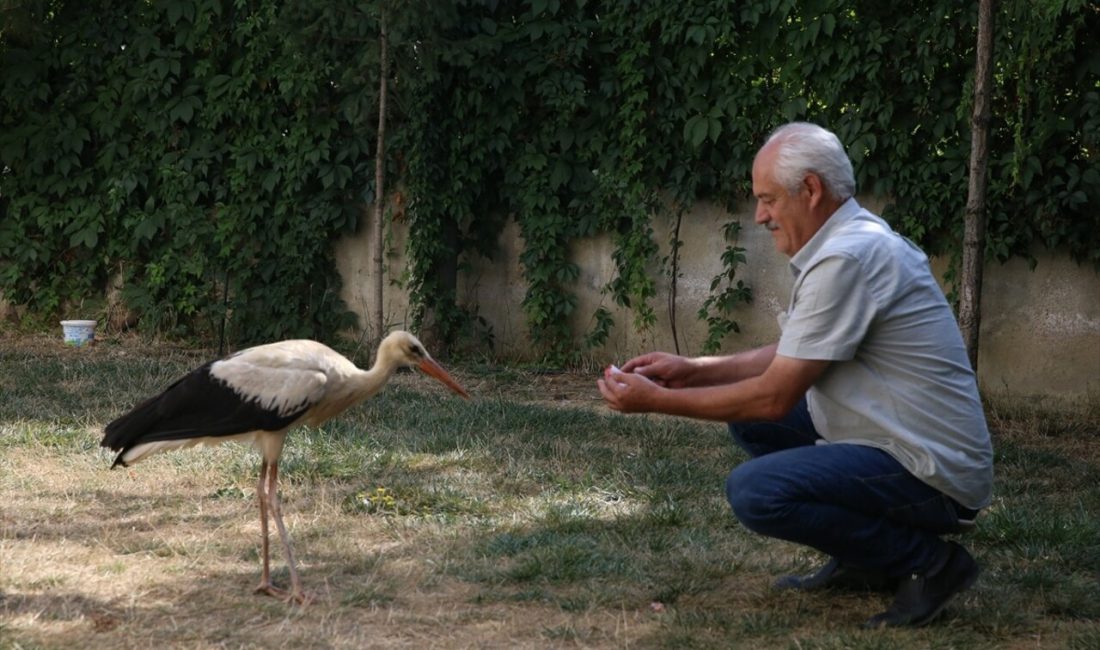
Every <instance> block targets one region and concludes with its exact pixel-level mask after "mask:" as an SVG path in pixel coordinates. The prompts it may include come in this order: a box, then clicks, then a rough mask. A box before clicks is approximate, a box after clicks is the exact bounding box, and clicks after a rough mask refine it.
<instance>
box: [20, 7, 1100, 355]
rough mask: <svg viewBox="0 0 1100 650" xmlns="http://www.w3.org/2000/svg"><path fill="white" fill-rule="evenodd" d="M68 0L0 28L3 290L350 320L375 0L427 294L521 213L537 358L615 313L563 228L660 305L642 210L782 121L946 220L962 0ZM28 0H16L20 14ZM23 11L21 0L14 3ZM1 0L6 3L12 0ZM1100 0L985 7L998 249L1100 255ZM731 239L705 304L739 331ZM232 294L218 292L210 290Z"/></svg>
mask: <svg viewBox="0 0 1100 650" xmlns="http://www.w3.org/2000/svg"><path fill="white" fill-rule="evenodd" d="M124 5H125V6H120V5H119V3H108V2H102V1H99V2H93V3H92V4H91V5H89V4H88V3H81V4H77V3H73V2H65V1H61V0H53V1H50V2H46V1H44V0H43V1H40V2H39V3H37V4H36V3H33V2H32V3H29V4H27V5H26V7H30V9H27V10H24V11H23V13H22V14H20V16H21V20H20V21H18V25H19V26H20V28H19V29H17V30H15V31H13V30H7V31H4V32H2V33H0V57H2V58H0V106H2V109H0V216H2V219H0V291H3V292H4V294H5V295H6V296H8V297H9V298H10V299H13V300H14V301H16V302H22V303H27V304H29V305H30V306H32V307H34V308H36V309H40V310H44V311H56V310H59V309H62V308H63V307H64V306H65V305H66V304H69V303H72V302H74V301H77V300H80V299H82V298H84V297H87V296H91V295H95V294H97V293H99V292H101V291H102V288H103V286H104V284H105V283H106V281H107V278H108V277H109V276H110V275H112V274H115V273H122V274H123V276H124V278H125V285H126V287H127V298H128V302H129V304H130V305H131V306H132V307H134V308H136V309H138V310H139V311H140V312H141V313H142V315H143V323H145V324H146V325H147V326H150V327H158V328H171V329H173V331H179V332H180V333H190V334H199V335H202V334H204V333H206V332H209V329H210V327H211V325H212V324H213V323H214V322H216V321H218V320H220V318H221V317H222V316H223V315H224V314H225V313H227V312H226V310H228V313H229V315H231V317H232V318H231V322H232V323H234V324H235V325H236V330H237V332H236V336H237V338H238V339H241V340H251V339H261V338H273V337H277V336H286V335H292V334H294V335H297V334H310V335H325V334H329V333H332V332H334V331H335V330H338V329H340V328H341V327H344V326H346V325H347V324H348V322H349V321H348V318H347V312H346V310H345V308H344V306H343V305H342V304H340V302H339V300H338V299H337V297H336V290H337V289H338V286H339V278H338V276H337V274H336V273H335V270H334V268H333V264H332V261H331V259H330V245H331V242H332V240H333V239H334V238H336V237H338V236H339V235H340V234H341V233H342V232H345V231H347V230H350V229H352V228H354V227H355V226H356V220H357V215H358V214H359V213H360V212H361V204H362V203H363V202H369V201H373V200H375V199H376V198H382V197H375V196H374V190H373V187H372V182H373V175H372V174H371V170H372V169H373V164H374V161H373V160H372V159H371V157H372V156H373V155H374V153H373V152H374V149H373V146H372V143H373V138H374V132H375V129H376V128H377V126H376V125H377V119H376V118H377V114H376V111H377V109H376V105H377V101H376V100H377V97H376V92H377V91H376V89H377V85H378V84H377V83H376V80H375V79H372V76H373V75H375V74H377V72H376V71H377V70H378V65H377V57H378V48H377V34H378V20H377V18H378V12H379V11H380V10H381V9H382V8H383V7H384V8H385V10H386V12H387V24H388V25H389V29H390V42H391V52H392V53H393V58H394V61H393V63H394V65H393V66H392V68H391V69H392V71H393V80H392V83H391V89H392V93H393V96H394V101H393V105H394V106H395V114H393V115H391V116H390V117H389V119H388V123H389V127H388V130H387V137H388V139H389V141H390V142H389V145H388V147H387V148H388V150H389V151H391V152H396V153H394V154H393V159H392V160H390V161H387V170H388V173H389V174H390V175H391V177H394V178H395V180H394V181H393V182H388V183H387V186H389V187H397V188H400V189H399V190H398V191H400V192H401V193H402V196H403V197H404V198H405V207H406V209H405V210H404V211H403V212H402V214H403V215H404V218H406V219H407V220H408V226H409V228H410V232H411V235H412V236H410V237H409V239H408V249H407V251H406V253H407V255H408V258H409V260H410V263H409V267H408V269H407V270H406V277H405V278H404V279H405V281H406V283H407V284H406V286H407V288H408V289H409V291H410V294H411V296H412V299H413V302H414V314H413V315H414V318H415V320H416V321H417V324H423V325H424V326H426V327H430V328H432V329H434V330H435V331H436V333H437V334H438V336H439V338H440V339H442V340H443V341H445V342H454V341H455V340H456V339H458V338H459V337H461V336H465V335H466V333H468V332H470V331H471V329H473V327H474V326H476V323H477V316H476V306H470V305H461V304H460V302H459V299H458V297H457V288H456V286H455V277H456V271H457V270H458V269H460V268H462V265H463V264H464V263H465V262H466V261H468V260H471V259H473V258H474V257H475V256H486V257H490V258H491V257H492V256H493V255H494V254H495V250H496V246H497V239H498V237H499V235H500V232H501V229H502V227H503V224H504V222H505V220H506V219H512V220H514V221H515V222H516V223H517V224H518V225H519V228H520V232H521V235H522V237H523V242H524V249H523V251H522V252H521V257H520V261H521V264H522V266H523V271H524V277H525V280H526V282H527V294H526V297H525V299H524V302H523V308H524V310H525V313H526V316H527V321H528V326H529V331H530V333H531V335H532V338H533V340H534V342H535V343H536V344H537V346H538V349H539V350H541V352H542V354H543V355H545V356H546V357H547V358H549V359H552V360H555V361H569V360H570V359H571V358H572V357H573V356H575V355H576V354H577V352H578V348H577V346H576V345H575V343H574V341H573V332H574V331H576V329H577V328H578V327H579V326H583V324H585V323H591V324H592V325H591V329H590V330H589V331H588V333H587V334H586V335H585V336H584V337H583V342H584V343H585V344H587V345H599V344H600V343H601V342H602V341H604V340H606V336H607V333H608V332H609V331H610V328H611V327H612V326H613V321H612V320H611V315H610V313H609V312H608V311H607V310H606V309H604V308H600V310H598V311H597V312H596V313H595V314H579V313H577V300H576V297H575V296H574V294H573V291H572V289H573V284H574V283H575V281H576V279H577V278H578V277H579V269H578V268H577V267H576V265H575V264H574V263H573V262H572V261H571V258H570V255H569V248H570V246H571V245H572V243H573V242H576V241H578V240H580V239H583V238H586V237H591V236H594V235H597V234H610V235H611V236H612V238H613V241H614V244H615V252H614V254H613V259H614V262H615V266H616V269H617V271H618V272H617V275H616V277H614V278H612V279H610V281H609V282H608V283H607V285H606V287H605V290H606V291H607V292H608V294H610V296H611V297H612V299H613V300H614V301H615V303H616V304H619V305H622V306H627V307H629V308H630V309H631V310H632V311H633V313H634V319H633V323H632V326H633V327H635V328H646V327H650V326H651V325H652V324H653V323H654V322H655V319H656V313H655V310H654V307H653V306H652V304H651V301H652V299H653V297H654V296H655V295H656V294H657V285H656V282H657V280H656V278H661V277H662V276H663V277H665V278H668V279H670V280H671V281H673V282H675V280H676V273H675V272H674V271H673V272H669V271H668V267H672V268H675V259H674V256H675V255H677V254H678V253H679V247H678V245H677V244H676V242H673V246H672V252H671V253H670V254H669V255H668V256H666V257H665V258H659V247H658V246H657V244H656V242H655V235H654V232H653V227H652V223H653V218H654V217H655V216H657V215H660V214H663V213H666V212H667V213H671V214H689V212H688V211H689V210H690V207H691V205H692V204H693V203H694V202H696V201H698V200H700V199H708V200H715V201H718V202H720V203H722V204H724V205H727V206H728V207H730V208H736V207H737V204H738V203H739V202H740V201H742V200H744V198H745V197H747V196H748V195H749V190H750V187H749V171H750V167H751V162H752V157H753V154H754V153H755V150H756V148H757V147H758V146H759V145H760V143H761V141H762V139H763V138H764V136H765V135H766V134H767V132H769V131H770V130H771V129H772V128H774V127H775V126H777V125H778V124H781V123H783V122H786V121H789V120H794V119H807V120H813V121H817V122H819V123H822V124H824V125H826V126H828V127H829V128H831V129H833V130H834V131H836V132H837V133H838V135H839V136H840V137H841V139H842V141H843V142H845V143H846V144H847V146H848V147H849V150H850V154H851V156H852V158H853V161H854V163H855V164H856V169H857V173H858V180H859V183H860V187H861V191H863V192H868V193H874V194H877V195H883V196H888V197H890V201H891V203H890V205H889V206H888V207H887V209H886V211H885V215H884V216H886V217H887V218H888V219H890V220H891V221H892V222H893V223H894V224H895V225H896V226H897V227H898V228H900V229H901V230H902V231H904V232H905V233H906V234H908V235H909V236H910V237H912V238H914V239H916V240H917V241H919V242H920V243H921V244H922V245H923V246H924V247H925V248H926V249H928V250H930V251H931V252H934V253H938V254H945V255H949V256H951V255H954V254H955V253H956V252H957V251H958V249H959V244H958V242H959V241H960V240H961V237H960V236H959V233H960V232H961V223H962V215H963V213H964V206H965V200H966V175H967V159H968V155H969V142H970V134H969V115H970V103H971V94H972V83H973V81H972V76H973V72H972V69H973V61H974V45H973V43H974V41H975V36H974V33H975V29H976V25H975V23H976V13H975V11H976V10H975V8H974V7H972V6H970V5H966V4H960V3H956V2H949V1H948V0H934V1H932V2H913V1H911V0H902V2H901V4H898V3H893V4H890V5H883V4H882V3H877V2H870V1H869V0H867V1H862V0H861V1H859V2H840V1H839V0H808V1H806V2H794V0H755V1H753V2H743V3H738V4H737V5H736V6H731V5H730V3H727V2H718V1H716V0H686V1H685V2H681V3H654V2H644V1H642V0H626V1H622V2H592V1H584V0H574V1H568V0H567V1H561V0H530V1H518V0H512V1H506V0H463V1H461V2H454V3H434V2H425V1H415V2H403V3H388V2H377V3H357V2H350V1H348V0H339V1H337V2H320V1H319V0H257V1H256V2H251V3H247V4H246V3H241V2H229V1H228V0H156V1H155V2H151V3H146V2H139V3H132V4H129V3H124ZM28 12H29V13H28ZM28 16H30V18H29V19H28ZM13 24H14V23H13ZM1098 31H1100V12H1098V11H1097V10H1096V7H1095V6H1094V4H1093V3H1089V2H1086V1H1085V0H1044V1H1043V2H1038V3H1036V2H1029V1H1026V0H1005V1H1004V2H1002V3H1000V9H999V12H998V15H997V18H996V32H995V33H996V36H995V39H996V40H995V44H994V58H995V61H996V69H995V85H996V88H995V92H994V96H993V101H994V110H993V114H994V119H993V124H992V125H991V128H992V134H991V151H992V152H993V159H992V160H991V161H990V172H989V173H990V185H989V192H990V196H989V201H988V203H987V204H988V208H989V227H988V238H989V242H988V250H987V252H988V254H989V255H990V257H991V258H994V259H999V260H1004V259H1007V258H1009V257H1011V256H1015V255H1024V256H1027V255H1029V254H1030V253H1031V252H1032V251H1033V250H1034V248H1035V246H1037V245H1041V246H1047V247H1051V248H1054V247H1064V248H1066V249H1068V250H1069V251H1070V252H1071V254H1073V255H1074V257H1075V258H1076V259H1078V260H1080V261H1082V262H1092V263H1093V264H1096V265H1100V214H1098V213H1097V212H1096V211H1095V210H1089V209H1088V207H1089V206H1090V205H1091V206H1095V205H1097V204H1100V171H1098V168H1097V151H1098V149H1100V143H1098V142H1097V137H1098V136H1097V134H1098V133H1100V51H1098V50H1097V48H1095V47H1094V46H1093V45H1092V44H1091V41H1090V39H1091V38H1092V37H1091V35H1092V34H1095V33H1097V32H1098ZM740 227H741V224H740V223H738V222H737V221H736V220H734V221H731V222H730V223H729V224H728V225H727V226H726V227H725V232H724V233H723V235H724V236H725V237H726V239H727V241H729V242H730V245H729V247H728V248H727V251H726V253H725V255H723V259H722V264H723V270H722V272H721V273H720V274H719V275H718V276H717V277H716V278H715V282H714V284H713V286H712V295H711V297H710V299H709V300H707V302H706V304H705V306H704V309H703V310H701V311H700V312H699V314H698V315H697V316H698V317H699V318H701V319H703V320H705V321H706V322H707V324H708V330H709V334H710V335H709V337H708V340H707V342H706V347H707V349H708V350H714V349H717V348H718V347H719V346H720V345H721V343H722V341H723V339H724V338H725V337H726V336H727V335H728V334H729V333H731V332H736V331H737V329H738V328H737V324H736V322H735V321H734V320H732V314H733V313H734V308H735V307H736V306H737V305H739V304H743V303H744V302H747V301H748V300H750V299H751V291H750V288H749V287H747V286H746V285H744V283H743V282H742V281H741V280H740V279H738V278H737V277H736V272H737V269H738V267H739V266H740V265H742V264H745V263H749V260H747V259H746V257H745V251H744V250H742V249H740V248H738V247H737V246H736V232H737V229H738V228H740ZM226 296H228V298H229V300H228V302H227V304H223V301H224V299H225V297H226Z"/></svg>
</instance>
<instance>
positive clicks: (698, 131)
mask: <svg viewBox="0 0 1100 650" xmlns="http://www.w3.org/2000/svg"><path fill="white" fill-rule="evenodd" d="M709 129H710V123H709V121H708V120H707V118H706V117H705V116H703V115H696V116H695V117H692V118H691V119H689V120H688V121H687V123H686V124H684V139H685V140H687V141H688V142H690V143H691V146H693V147H698V146H699V145H701V144H703V140H706V139H707V132H708V130H709Z"/></svg>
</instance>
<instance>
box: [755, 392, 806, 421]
mask: <svg viewBox="0 0 1100 650" xmlns="http://www.w3.org/2000/svg"><path fill="white" fill-rule="evenodd" d="M799 399H801V396H800V395H794V394H788V393H773V394H770V395H768V396H767V397H766V399H764V400H763V401H762V403H761V419H763V420H768V421H771V422H775V421H776V420H782V419H783V418H785V417H786V416H787V414H788V413H790V412H791V411H792V410H793V409H794V407H795V405H796V404H798V400H799Z"/></svg>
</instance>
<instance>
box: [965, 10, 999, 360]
mask: <svg viewBox="0 0 1100 650" xmlns="http://www.w3.org/2000/svg"><path fill="white" fill-rule="evenodd" d="M995 4H996V0H980V1H979V3H978V47H977V54H978V58H977V62H976V64H975V68H974V111H973V113H972V115H971V119H970V128H971V134H970V185H969V188H968V192H967V198H966V221H965V231H964V233H963V251H962V253H963V258H962V277H961V278H960V281H961V284H962V291H961V292H960V295H959V327H960V329H961V330H962V335H963V342H964V343H966V353H967V356H968V357H969V358H970V367H971V368H973V369H974V372H975V373H976V372H977V371H978V333H979V330H980V327H981V320H982V318H981V316H982V309H981V302H982V267H983V263H984V261H985V216H986V215H985V193H986V168H987V166H988V162H989V118H990V107H989V103H990V102H989V94H990V91H991V86H992V77H993V68H992V59H993V12H994V10H995Z"/></svg>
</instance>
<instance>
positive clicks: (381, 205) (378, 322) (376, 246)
mask: <svg viewBox="0 0 1100 650" xmlns="http://www.w3.org/2000/svg"><path fill="white" fill-rule="evenodd" d="M381 25H382V28H381V32H382V34H381V38H380V43H379V45H380V52H379V59H380V60H381V68H382V71H381V76H380V81H379V82H378V83H379V87H378V146H377V149H376V151H375V158H374V219H372V220H371V223H370V233H369V235H368V238H367V239H368V241H369V242H370V247H371V278H372V283H371V312H370V314H371V315H370V326H369V327H370V340H371V343H372V347H374V346H377V344H378V343H380V342H381V341H382V336H383V335H384V334H385V332H384V331H383V328H384V327H385V322H384V321H383V318H382V289H383V286H384V285H383V282H382V269H383V262H384V261H385V259H384V258H385V255H384V250H383V245H382V239H383V228H382V218H383V214H384V211H385V207H386V193H385V186H384V182H385V169H386V83H387V80H388V77H389V59H388V57H387V54H386V40H387V34H386V14H385V11H383V12H382V18H381Z"/></svg>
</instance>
